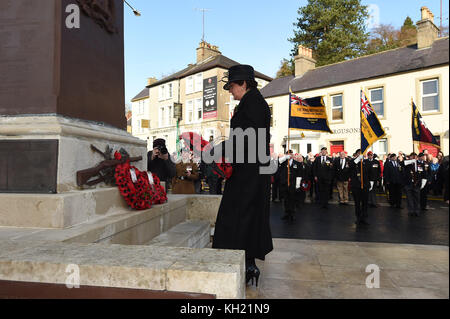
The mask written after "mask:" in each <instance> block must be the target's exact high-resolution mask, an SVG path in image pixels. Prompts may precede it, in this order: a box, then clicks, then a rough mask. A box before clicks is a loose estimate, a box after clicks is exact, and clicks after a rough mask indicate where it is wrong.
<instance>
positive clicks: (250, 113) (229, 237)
mask: <svg viewBox="0 0 450 319" xmlns="http://www.w3.org/2000/svg"><path fill="white" fill-rule="evenodd" d="M230 127H231V128H232V129H236V128H242V129H243V130H245V129H247V128H253V129H255V130H256V131H257V130H258V128H264V129H265V130H266V134H265V135H266V143H265V144H266V145H265V146H266V154H269V141H270V132H269V130H270V110H269V106H268V105H267V103H266V101H265V100H264V98H263V97H262V95H261V93H260V92H259V91H258V90H257V89H251V90H250V91H248V92H247V93H246V94H245V95H244V96H243V97H242V99H241V102H240V103H239V105H238V106H237V110H236V111H235V114H234V116H233V118H232V119H231V123H230ZM233 145H235V144H233ZM262 165H263V164H262V163H248V161H245V163H233V164H232V166H233V174H232V176H231V177H230V178H229V179H228V180H227V181H226V183H225V189H224V192H223V197H222V201H221V203H220V207H219V212H218V214H217V220H216V226H215V231H214V240H213V244H212V247H213V248H222V249H240V250H245V253H246V257H249V258H258V259H261V260H264V258H265V255H266V254H268V253H269V252H270V251H272V249H273V245H272V234H271V231H270V220H269V219H270V176H271V175H267V174H265V175H262V174H260V171H259V168H260V166H262Z"/></svg>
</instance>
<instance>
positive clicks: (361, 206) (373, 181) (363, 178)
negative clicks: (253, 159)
mask: <svg viewBox="0 0 450 319" xmlns="http://www.w3.org/2000/svg"><path fill="white" fill-rule="evenodd" d="M272 158H273V159H274V160H275V159H277V158H278V162H279V167H278V170H277V172H276V173H275V174H273V176H272V201H274V202H277V201H282V202H283V203H284V208H285V215H284V216H283V217H282V218H283V219H285V220H288V221H294V220H295V211H296V209H297V208H298V207H300V206H302V205H303V204H304V203H305V199H306V198H307V197H309V199H310V202H311V203H314V202H315V203H317V204H319V205H320V206H321V207H322V208H324V209H327V208H328V202H329V200H330V199H332V197H333V191H334V189H335V188H336V190H337V196H338V198H337V199H338V202H339V204H340V205H348V203H349V198H350V194H351V197H353V201H354V202H355V214H356V221H355V223H356V224H357V225H368V222H367V210H368V207H378V200H377V193H385V194H386V195H387V198H388V203H389V204H390V205H391V207H393V208H397V209H401V208H402V194H405V195H406V199H407V200H406V202H407V208H408V213H409V215H410V216H419V215H420V214H421V213H423V212H425V211H426V210H427V209H428V206H427V201H428V194H430V193H431V194H432V195H434V196H443V200H444V201H445V202H446V203H447V204H448V203H449V194H448V193H449V185H448V178H449V177H448V166H449V158H448V156H444V155H443V153H442V152H439V153H438V155H437V156H436V157H434V156H433V155H432V154H430V153H429V152H428V151H427V150H424V151H423V152H421V153H420V154H416V153H411V154H409V155H405V154H404V153H403V152H399V153H398V154H387V155H386V156H383V158H379V157H378V156H377V155H376V154H374V153H372V152H371V151H369V152H367V155H366V156H362V155H361V152H360V150H357V151H356V152H355V153H354V154H352V156H348V153H347V152H345V151H342V152H340V153H336V154H333V155H332V156H328V152H327V148H325V147H324V148H322V149H321V152H320V153H319V154H315V155H314V154H312V153H309V154H308V155H307V156H306V157H303V156H302V155H301V154H293V152H292V150H289V151H288V152H286V154H280V155H275V154H272ZM287 160H289V161H287ZM287 163H289V165H288V164H287ZM361 163H362V168H361ZM288 175H289V177H290V178H289V179H288V177H287V176H288Z"/></svg>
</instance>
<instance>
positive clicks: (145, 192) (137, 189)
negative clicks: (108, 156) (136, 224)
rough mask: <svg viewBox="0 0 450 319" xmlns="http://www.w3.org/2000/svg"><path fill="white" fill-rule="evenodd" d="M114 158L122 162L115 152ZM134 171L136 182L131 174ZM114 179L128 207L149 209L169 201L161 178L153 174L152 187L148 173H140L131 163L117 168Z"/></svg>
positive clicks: (127, 162) (119, 155) (118, 154)
mask: <svg viewBox="0 0 450 319" xmlns="http://www.w3.org/2000/svg"><path fill="white" fill-rule="evenodd" d="M114 158H115V159H118V160H120V159H121V158H122V155H121V154H120V153H118V152H115V154H114ZM132 169H134V172H135V175H136V181H134V182H133V178H132V177H131V172H130V171H131V170H132ZM114 177H115V178H116V185H117V186H118V187H119V191H120V194H121V195H122V196H123V198H124V199H125V201H126V202H127V204H128V206H130V207H132V208H134V209H137V210H143V209H149V208H150V207H151V206H152V205H154V204H163V203H165V202H166V201H167V194H166V191H165V189H164V187H162V185H161V183H160V180H159V178H158V177H157V176H156V175H155V174H153V173H152V177H153V184H152V185H151V184H150V182H149V177H148V175H147V172H141V171H139V170H138V169H137V168H136V167H135V166H131V165H130V162H129V161H126V162H125V163H123V164H119V165H117V166H116V170H115V174H114Z"/></svg>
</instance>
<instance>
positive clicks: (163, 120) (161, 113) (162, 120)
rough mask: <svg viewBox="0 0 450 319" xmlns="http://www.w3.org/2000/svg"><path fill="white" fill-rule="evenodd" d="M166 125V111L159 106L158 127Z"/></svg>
mask: <svg viewBox="0 0 450 319" xmlns="http://www.w3.org/2000/svg"><path fill="white" fill-rule="evenodd" d="M165 123H166V111H165V107H164V106H161V107H160V108H159V127H163V126H164V125H165Z"/></svg>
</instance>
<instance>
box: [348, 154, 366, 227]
mask: <svg viewBox="0 0 450 319" xmlns="http://www.w3.org/2000/svg"><path fill="white" fill-rule="evenodd" d="M355 156H356V157H355V158H354V159H352V160H350V185H351V190H352V195H353V200H354V201H355V216H356V221H355V224H356V225H357V226H368V225H369V222H368V221H367V218H368V213H367V205H368V201H369V189H370V170H369V168H370V165H369V163H368V160H366V159H364V156H363V155H362V154H361V150H357V151H356V152H355ZM361 165H362V169H363V170H362V176H361ZM361 180H362V187H361Z"/></svg>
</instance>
